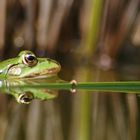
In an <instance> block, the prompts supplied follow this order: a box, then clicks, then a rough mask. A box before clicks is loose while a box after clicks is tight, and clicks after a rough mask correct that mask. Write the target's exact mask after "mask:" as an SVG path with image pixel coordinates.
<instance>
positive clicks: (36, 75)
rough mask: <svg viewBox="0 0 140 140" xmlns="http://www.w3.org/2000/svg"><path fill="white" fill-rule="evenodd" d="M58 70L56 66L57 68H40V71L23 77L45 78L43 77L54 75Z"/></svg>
mask: <svg viewBox="0 0 140 140" xmlns="http://www.w3.org/2000/svg"><path fill="white" fill-rule="evenodd" d="M59 71H60V69H58V67H57V68H50V69H45V70H42V71H40V72H34V73H31V74H29V75H27V76H25V78H45V77H50V76H53V75H56V74H57V73H58V72H59Z"/></svg>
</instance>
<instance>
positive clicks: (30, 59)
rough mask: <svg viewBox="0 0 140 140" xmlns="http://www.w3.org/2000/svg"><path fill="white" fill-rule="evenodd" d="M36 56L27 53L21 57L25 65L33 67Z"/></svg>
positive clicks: (35, 62)
mask: <svg viewBox="0 0 140 140" xmlns="http://www.w3.org/2000/svg"><path fill="white" fill-rule="evenodd" d="M37 62H38V61H37V58H36V56H35V55H34V54H31V53H27V54H25V55H24V57H23V63H24V64H26V65H27V66H30V67H33V66H35V65H36V64H37Z"/></svg>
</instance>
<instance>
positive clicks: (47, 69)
mask: <svg viewBox="0 0 140 140" xmlns="http://www.w3.org/2000/svg"><path fill="white" fill-rule="evenodd" d="M60 69H61V66H60V64H59V63H58V62H56V61H55V60H52V59H49V58H37V57H36V56H35V54H34V53H33V52H31V51H27V50H25V51H21V52H20V53H19V55H18V56H17V57H16V58H11V59H8V60H4V61H2V62H0V79H10V78H40V77H41V78H42V77H43V78H44V77H50V76H54V75H57V73H58V72H59V71H60Z"/></svg>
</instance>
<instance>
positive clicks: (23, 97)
mask: <svg viewBox="0 0 140 140" xmlns="http://www.w3.org/2000/svg"><path fill="white" fill-rule="evenodd" d="M33 99H34V96H33V94H32V93H31V92H25V93H22V94H20V96H19V97H18V99H17V101H18V103H22V104H29V103H30V102H31V100H33Z"/></svg>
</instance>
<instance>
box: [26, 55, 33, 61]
mask: <svg viewBox="0 0 140 140" xmlns="http://www.w3.org/2000/svg"><path fill="white" fill-rule="evenodd" d="M27 59H28V60H29V61H33V60H34V59H35V57H34V56H33V55H28V56H27Z"/></svg>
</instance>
